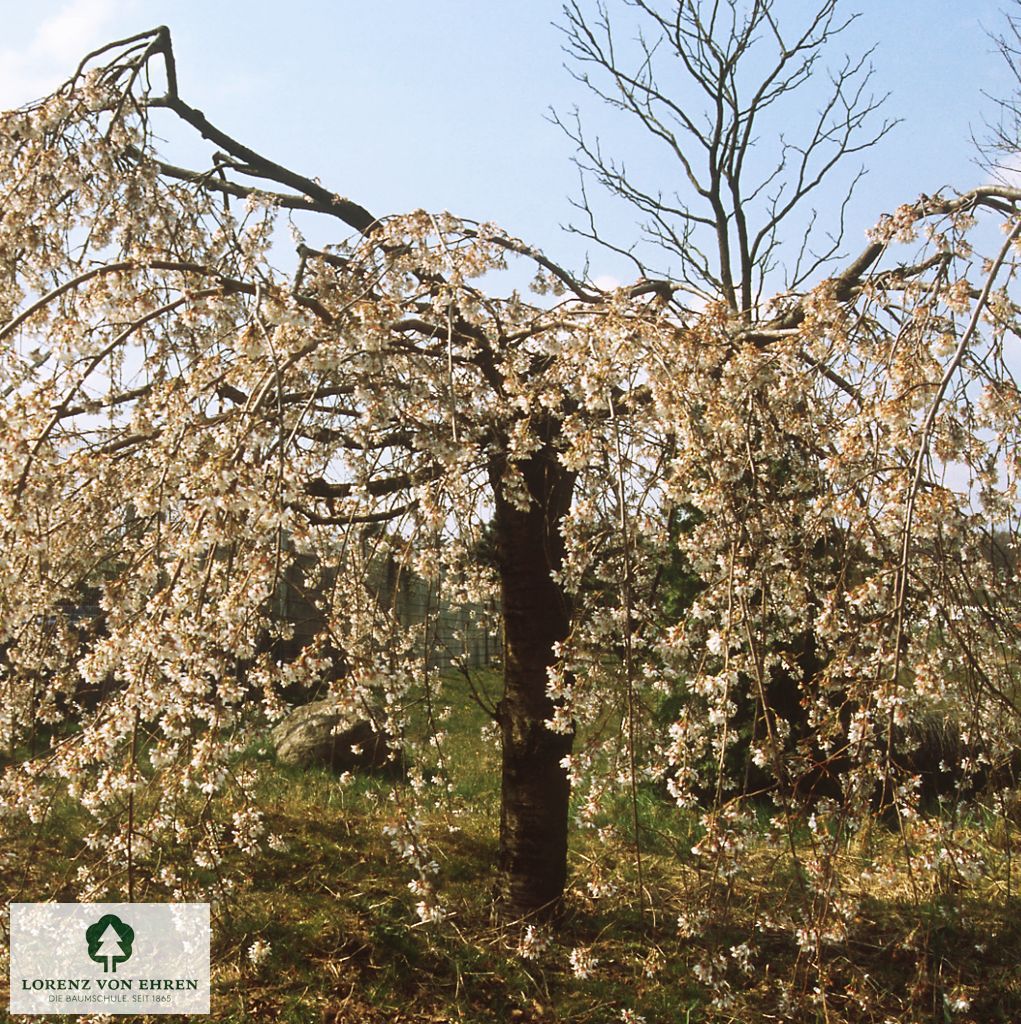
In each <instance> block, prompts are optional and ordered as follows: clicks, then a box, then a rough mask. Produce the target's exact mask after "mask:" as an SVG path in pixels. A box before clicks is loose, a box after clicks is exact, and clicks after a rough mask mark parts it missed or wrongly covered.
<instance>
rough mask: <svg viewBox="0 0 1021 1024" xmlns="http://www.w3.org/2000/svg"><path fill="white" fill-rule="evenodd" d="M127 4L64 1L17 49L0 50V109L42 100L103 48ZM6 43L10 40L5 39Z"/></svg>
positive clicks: (107, 0) (121, 0)
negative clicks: (97, 48)
mask: <svg viewBox="0 0 1021 1024" xmlns="http://www.w3.org/2000/svg"><path fill="white" fill-rule="evenodd" d="M129 4H130V0H128V2H127V3H126V2H125V0H69V2H67V3H64V4H62V5H60V6H59V7H57V8H56V10H55V11H54V12H53V13H52V14H51V15H50V16H49V17H44V18H43V19H42V21H40V22H39V23H38V25H37V27H36V29H35V31H34V33H32V34H31V36H30V37H29V38H28V39H27V40H25V41H24V42H23V43H22V44H21V45H10V44H9V45H7V46H5V47H4V48H3V49H0V109H10V108H12V107H18V106H21V105H22V104H23V103H28V102H29V101H31V100H34V99H38V98H39V97H40V96H45V95H46V94H47V93H48V92H50V91H52V90H53V89H54V88H55V87H56V86H58V85H59V84H60V83H61V81H63V80H64V79H65V78H66V77H67V76H68V75H69V74H70V73H71V72H72V71H73V70H74V68H75V67H76V65H77V63H78V61H79V60H80V59H81V58H82V57H83V56H84V55H85V54H86V53H87V52H88V51H89V50H91V49H93V48H94V47H95V46H97V45H99V44H101V43H103V42H106V41H107V39H109V38H110V36H111V33H112V26H113V23H114V22H115V20H117V16H118V15H119V14H123V13H124V10H125V8H126V7H127V6H129ZM8 39H10V36H8Z"/></svg>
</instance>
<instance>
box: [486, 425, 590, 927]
mask: <svg viewBox="0 0 1021 1024" xmlns="http://www.w3.org/2000/svg"><path fill="white" fill-rule="evenodd" d="M517 466H518V468H519V469H520V470H521V471H522V473H523V475H524V478H525V483H526V486H527V488H528V492H529V496H530V499H531V503H530V507H529V508H528V510H527V511H522V510H521V509H519V508H515V507H514V506H513V505H512V504H510V503H509V502H508V501H506V500H505V498H504V496H503V493H502V487H501V485H500V482H499V478H500V477H502V475H503V474H502V466H500V465H496V466H494V467H493V478H494V479H493V484H494V492H495V495H496V509H495V521H494V526H495V532H496V542H497V556H498V561H499V566H500V576H501V584H502V587H501V590H502V604H503V618H504V636H505V654H504V689H503V699H502V700H501V702H500V704H499V707H498V719H499V723H500V728H501V733H502V738H503V779H502V792H501V810H500V862H499V871H500V886H499V895H500V901H501V904H502V910H503V912H504V913H505V914H506V915H507V916H510V917H522V916H525V915H530V914H544V915H548V914H552V913H554V912H555V911H556V910H557V908H558V906H559V903H560V900H561V897H562V896H563V892H564V886H565V884H566V882H567V822H568V802H569V799H570V784H569V782H568V779H567V773H566V771H565V769H564V768H563V766H562V765H561V761H562V760H563V758H564V757H566V756H567V755H568V754H569V753H570V752H571V746H572V743H573V740H574V737H573V734H568V735H564V734H561V733H555V732H552V731H551V730H550V729H548V728H547V727H546V724H545V723H546V722H547V721H548V720H549V719H550V718H552V717H553V713H554V710H555V708H554V704H553V702H552V701H551V700H550V699H549V697H548V696H547V691H546V686H547V674H546V670H547V668H549V666H550V665H552V664H553V661H554V656H553V646H554V644H555V643H557V642H559V641H562V640H564V639H565V638H566V637H567V634H568V631H569V629H570V619H571V611H570V604H569V601H568V599H567V597H566V596H565V594H564V593H563V591H562V590H561V588H560V586H559V585H558V584H557V583H555V582H554V581H553V580H552V579H551V578H550V573H551V572H553V571H555V570H557V569H559V568H560V567H561V564H562V562H563V556H564V545H563V540H562V538H561V535H560V521H561V519H562V518H563V516H564V514H565V513H566V512H567V511H568V509H569V508H570V503H571V494H572V491H573V487H574V476H573V474H571V473H568V472H566V471H565V470H564V469H563V467H562V466H561V465H560V463H559V462H558V460H557V456H556V453H555V451H554V450H553V449H552V447H551V446H550V445H549V444H548V443H547V444H546V445H545V446H544V447H543V448H542V449H541V450H540V451H538V452H536V453H535V454H534V455H533V456H532V457H531V458H530V459H529V460H528V461H527V462H525V463H518V464H517Z"/></svg>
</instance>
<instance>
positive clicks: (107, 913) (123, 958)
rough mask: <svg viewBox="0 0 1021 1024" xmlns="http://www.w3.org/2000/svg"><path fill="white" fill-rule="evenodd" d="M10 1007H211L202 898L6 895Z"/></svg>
mask: <svg viewBox="0 0 1021 1024" xmlns="http://www.w3.org/2000/svg"><path fill="white" fill-rule="evenodd" d="M10 910H11V1007H10V1008H11V1013H53V1014H58V1013H68V1014H83V1013H130V1014H149V1013H194V1014H203V1013H209V904H208V903H12V904H11V905H10Z"/></svg>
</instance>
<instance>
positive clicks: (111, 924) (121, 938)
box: [85, 914, 135, 974]
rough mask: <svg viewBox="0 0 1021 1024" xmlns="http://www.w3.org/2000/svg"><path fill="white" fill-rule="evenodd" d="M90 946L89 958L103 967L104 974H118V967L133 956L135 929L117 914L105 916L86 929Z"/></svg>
mask: <svg viewBox="0 0 1021 1024" xmlns="http://www.w3.org/2000/svg"><path fill="white" fill-rule="evenodd" d="M85 941H86V942H87V943H88V944H89V957H90V958H91V959H92V960H95V961H96V963H97V964H102V965H103V973H104V974H106V973H108V972H112V973H114V974H116V973H117V965H118V964H122V963H124V961H125V960H127V959H128V958H129V957H130V956H131V943H132V942H134V941H135V932H134V929H133V928H132V927H131V925H129V924H125V923H124V922H123V921H122V920H121V919H120V918H119V917H117V916H116V914H104V915H103V916H102V917H101V918H100V919H99V920H98V921H97V922H96V923H95V924H93V925H89V927H88V928H86V929H85Z"/></svg>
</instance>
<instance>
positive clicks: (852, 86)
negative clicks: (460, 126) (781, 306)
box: [555, 0, 896, 321]
mask: <svg viewBox="0 0 1021 1024" xmlns="http://www.w3.org/2000/svg"><path fill="white" fill-rule="evenodd" d="M586 6H587V5H586ZM839 7H840V5H839V3H838V0H825V2H823V3H819V4H817V5H816V7H815V9H814V11H813V12H812V13H811V14H810V16H809V18H808V20H807V22H805V23H803V24H802V25H801V26H800V27H799V26H797V25H796V24H795V23H794V22H793V20H792V21H791V22H790V26H791V27H790V28H787V27H786V26H783V27H782V26H781V24H780V22H779V20H778V14H777V8H778V5H777V4H776V3H774V2H773V0H753V2H751V3H747V2H739V0H727V2H721V0H714V2H712V3H693V2H685V0H680V2H677V0H674V2H670V3H659V2H657V0H607V2H603V0H600V2H599V3H597V4H596V6H595V13H594V14H590V13H588V11H587V10H586V9H585V7H583V5H582V4H580V3H578V2H576V0H571V2H570V3H568V4H566V5H565V6H564V9H563V17H564V22H563V25H562V28H563V31H564V33H565V35H566V44H565V51H566V53H567V56H568V60H569V66H570V68H571V69H572V73H573V74H574V75H575V77H576V78H577V79H578V80H579V81H580V82H581V83H582V84H583V85H585V86H586V87H587V88H588V89H589V90H590V91H591V92H592V93H593V94H595V95H596V96H597V97H599V99H601V100H602V101H604V102H605V103H606V104H608V105H609V106H611V107H614V108H616V109H617V110H619V111H622V112H623V113H624V114H627V115H629V116H630V117H631V118H634V119H636V120H637V123H638V124H639V125H640V126H641V128H642V129H644V130H645V131H647V132H648V134H649V135H651V136H652V137H653V138H654V139H655V140H656V141H657V143H658V144H659V148H658V152H659V154H660V155H661V157H662V158H663V159H662V160H658V161H657V162H656V165H655V167H654V168H644V167H636V166H635V162H634V161H631V162H629V161H627V160H625V159H623V158H621V157H619V156H616V155H614V153H613V152H612V151H611V150H610V149H609V148H608V147H604V146H603V143H602V141H601V140H600V139H598V138H593V137H590V136H589V135H588V134H587V133H586V131H585V130H584V126H583V121H582V118H581V116H580V114H579V112H578V111H577V109H576V110H575V111H574V112H573V114H572V115H571V116H570V117H568V118H564V117H560V116H556V117H555V119H556V121H557V123H558V124H560V125H561V127H563V128H564V130H565V131H566V132H567V134H568V135H569V136H570V137H571V139H573V141H574V142H575V143H576V145H577V147H578V157H577V163H578V165H579V168H580V169H581V172H582V194H581V198H580V200H579V201H578V203H577V205H578V207H579V209H580V210H581V211H582V214H583V222H582V224H581V225H580V226H577V227H575V228H574V230H575V231H577V232H579V233H580V234H582V235H584V236H585V237H588V238H590V239H592V240H594V241H596V242H598V243H599V244H601V245H604V246H607V247H609V248H610V249H613V250H614V251H616V252H618V253H621V254H625V255H627V256H628V257H629V258H630V259H631V260H632V261H633V262H634V264H635V266H636V267H637V269H638V271H639V273H641V274H642V275H643V276H655V275H654V271H653V269H652V268H650V266H649V265H648V264H647V262H646V259H645V257H644V256H639V255H638V254H637V253H636V247H635V246H633V245H632V246H629V247H627V248H625V247H623V246H621V245H620V244H618V243H616V242H615V241H614V240H613V239H612V238H609V237H608V236H607V235H606V234H605V233H604V231H603V229H602V228H601V226H600V224H599V219H598V217H597V215H596V213H595V210H594V207H593V206H592V204H591V203H590V199H589V196H588V193H587V192H586V190H585V181H586V179H594V180H595V181H596V182H597V183H598V184H599V185H601V186H602V187H603V188H605V189H607V190H608V191H609V192H610V193H612V194H613V195H614V196H616V197H618V198H619V199H622V200H624V201H625V202H626V203H629V204H631V205H632V206H633V207H634V208H635V209H636V210H637V211H639V212H640V213H641V214H642V216H643V218H644V222H643V225H642V226H643V229H644V233H645V237H646V240H647V241H648V242H651V243H652V246H653V248H654V250H655V249H658V250H660V251H661V252H662V253H664V254H665V256H666V258H667V261H668V263H669V264H670V265H671V268H670V269H671V270H672V271H673V274H675V275H676V276H677V277H678V278H679V280H680V282H681V283H683V284H684V285H685V286H686V288H687V289H688V290H690V291H691V292H692V293H694V294H695V295H696V296H699V297H701V298H702V299H708V300H721V301H723V302H724V303H725V304H726V306H727V308H728V309H729V310H730V311H731V313H733V314H736V315H740V317H741V318H743V319H745V320H748V321H753V320H755V319H757V316H758V307H759V304H760V302H761V300H762V298H763V289H764V286H765V283H766V280H767V278H770V275H771V274H772V273H773V272H774V271H776V272H777V273H780V274H782V275H783V277H782V281H783V284H784V286H785V287H786V288H787V289H788V290H792V291H793V290H796V289H798V288H799V287H800V286H802V285H804V284H806V283H807V282H808V281H809V280H810V278H811V277H812V276H813V275H814V274H815V273H816V272H817V271H818V270H819V269H820V268H821V267H823V266H824V265H825V264H826V263H827V262H828V261H829V260H831V259H834V258H836V257H838V255H839V249H840V245H841V239H842V236H843V232H844V213H845V210H846V208H847V203H848V201H849V199H850V197H851V195H852V193H853V191H854V187H855V185H856V184H857V183H858V181H859V180H860V179H861V177H862V175H863V174H864V173H865V170H864V167H863V166H859V167H858V168H857V169H855V170H852V171H851V172H850V175H849V178H848V184H847V188H846V192H844V195H843V199H842V201H839V202H838V208H837V210H835V211H833V213H832V214H831V215H830V216H828V217H827V218H826V219H825V223H823V224H822V225H818V226H817V209H816V208H815V206H814V205H813V204H814V203H815V202H816V201H817V198H818V197H820V196H821V192H820V191H819V187H820V186H821V185H822V183H823V182H824V181H825V180H827V179H829V178H830V177H831V176H832V172H834V171H835V170H837V168H838V165H843V164H844V163H845V162H846V161H847V160H848V158H853V157H854V156H855V155H856V154H861V153H863V152H864V151H865V150H868V149H869V148H871V147H872V146H874V145H875V144H876V143H877V142H878V141H879V140H880V139H882V138H883V137H884V136H885V135H886V134H887V133H888V132H889V131H890V129H891V128H892V127H893V126H894V124H895V123H896V122H894V121H890V120H880V121H877V120H876V119H875V118H874V117H873V115H874V114H876V112H877V111H878V109H879V107H880V106H881V104H882V103H883V100H884V99H885V96H876V95H875V94H874V93H873V92H872V91H871V89H870V84H871V79H872V74H873V69H872V66H871V64H870V62H869V57H870V54H871V52H872V51H871V50H869V51H867V52H866V53H864V54H862V55H860V56H857V57H851V56H844V57H843V58H842V60H841V61H840V63H839V64H838V65H837V66H836V67H835V68H829V67H828V66H827V63H826V62H827V59H828V57H829V55H830V54H831V53H832V51H833V49H834V47H835V46H836V45H837V44H838V42H839V37H840V36H841V35H842V34H843V33H844V32H845V31H846V30H847V28H848V27H849V26H850V25H851V24H852V22H853V21H855V20H856V18H857V15H854V14H852V15H846V16H845V15H843V14H842V13H841V11H840V9H839ZM636 23H637V34H634V26H635V25H636ZM827 76H828V83H827ZM809 82H811V87H810V91H811V95H812V97H813V98H814V102H806V101H805V94H804V91H803V89H802V87H803V86H806V85H808V83H809ZM664 168H672V169H673V170H674V171H675V178H674V180H673V181H669V180H666V177H665V174H664ZM792 240H793V243H794V245H797V246H800V251H798V252H797V254H796V256H795V255H794V254H793V253H792V250H791V244H792ZM781 246H784V248H785V255H784V257H783V260H782V265H781V262H780V260H779V249H780V247H781ZM771 284H772V285H773V287H771V288H770V291H771V292H772V291H775V290H776V288H777V287H778V286H779V284H780V281H779V280H773V279H771Z"/></svg>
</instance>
